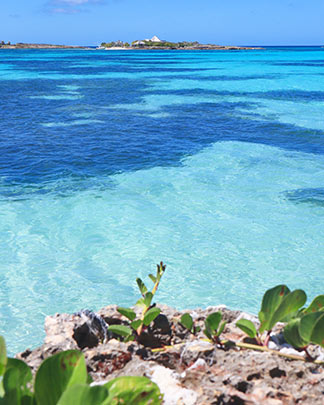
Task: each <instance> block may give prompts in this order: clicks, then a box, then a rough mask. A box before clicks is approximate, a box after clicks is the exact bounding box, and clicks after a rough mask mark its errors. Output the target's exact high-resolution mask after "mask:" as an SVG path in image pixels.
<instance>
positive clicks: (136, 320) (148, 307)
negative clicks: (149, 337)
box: [108, 262, 166, 341]
mask: <svg viewBox="0 0 324 405" xmlns="http://www.w3.org/2000/svg"><path fill="white" fill-rule="evenodd" d="M165 268H166V266H165V265H164V264H163V262H161V263H160V264H158V265H157V270H156V275H155V276H154V275H153V274H149V277H150V279H151V280H152V281H153V283H154V285H153V288H152V291H148V289H147V287H146V285H145V284H144V282H143V281H142V280H141V279H140V278H137V279H136V282H137V285H138V288H139V290H140V293H141V295H142V297H141V298H140V299H139V300H138V301H137V302H136V304H135V305H136V306H137V307H139V308H140V310H141V311H140V315H139V316H137V315H136V312H135V311H134V310H133V309H131V308H123V307H118V308H117V311H118V312H119V313H120V314H122V315H123V316H125V317H126V318H127V319H128V320H129V321H130V324H129V325H130V326H126V325H110V326H109V328H108V330H109V331H110V332H113V333H116V334H117V335H119V336H122V337H124V338H125V340H126V341H129V340H134V339H135V338H137V337H139V336H140V335H141V333H142V331H143V329H144V328H147V327H148V326H149V325H150V324H151V322H153V321H154V319H155V318H156V317H157V316H158V315H159V314H160V312H161V310H160V309H159V308H156V307H155V306H153V305H152V300H153V297H154V295H155V293H156V290H157V289H158V286H159V284H160V281H161V277H162V275H163V274H164V271H165ZM133 330H134V332H135V336H134V335H133Z"/></svg>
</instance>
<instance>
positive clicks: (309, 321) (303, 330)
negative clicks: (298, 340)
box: [299, 311, 323, 342]
mask: <svg viewBox="0 0 324 405" xmlns="http://www.w3.org/2000/svg"><path fill="white" fill-rule="evenodd" d="M322 315H323V312H321V311H319V312H310V313H309V314H306V315H304V316H303V317H302V318H301V319H300V324H299V333H300V336H301V337H302V338H303V339H304V340H305V341H307V342H310V341H311V337H312V332H313V328H314V326H315V324H316V322H317V321H318V319H319V318H320V317H321V316H322Z"/></svg>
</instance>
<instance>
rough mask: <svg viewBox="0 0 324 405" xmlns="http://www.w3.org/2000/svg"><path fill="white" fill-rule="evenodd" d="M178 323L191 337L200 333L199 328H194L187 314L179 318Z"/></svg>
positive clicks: (190, 317)
mask: <svg viewBox="0 0 324 405" xmlns="http://www.w3.org/2000/svg"><path fill="white" fill-rule="evenodd" d="M180 323H181V325H182V326H183V327H184V328H186V329H187V330H188V331H189V332H190V333H192V334H193V335H195V334H196V333H198V332H200V326H196V325H195V324H194V321H193V319H192V316H191V315H190V314H188V313H187V312H186V313H185V314H183V315H182V316H181V318H180Z"/></svg>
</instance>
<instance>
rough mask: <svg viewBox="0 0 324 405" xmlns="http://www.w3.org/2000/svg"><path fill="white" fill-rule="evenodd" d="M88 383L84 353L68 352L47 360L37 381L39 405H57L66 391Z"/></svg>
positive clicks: (38, 372) (39, 372)
mask: <svg viewBox="0 0 324 405" xmlns="http://www.w3.org/2000/svg"><path fill="white" fill-rule="evenodd" d="M86 382H87V369H86V364H85V360H84V356H83V353H81V352H79V351H77V350H68V351H66V352H61V353H58V354H55V355H54V356H52V357H49V358H48V359H46V360H45V361H44V362H43V363H42V364H41V366H40V367H39V369H38V371H37V374H36V379H35V396H36V399H37V404H46V405H56V404H57V402H58V401H59V399H60V398H61V396H62V395H63V393H64V391H65V390H66V389H68V388H69V387H72V386H73V385H75V384H85V383H86Z"/></svg>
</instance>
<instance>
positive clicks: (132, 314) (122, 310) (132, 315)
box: [117, 307, 136, 321]
mask: <svg viewBox="0 0 324 405" xmlns="http://www.w3.org/2000/svg"><path fill="white" fill-rule="evenodd" d="M117 311H118V312H119V313H120V314H122V315H124V316H125V317H126V318H127V319H129V320H130V321H133V320H134V319H135V318H136V314H135V312H134V311H133V310H132V309H130V308H122V307H118V308H117Z"/></svg>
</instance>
